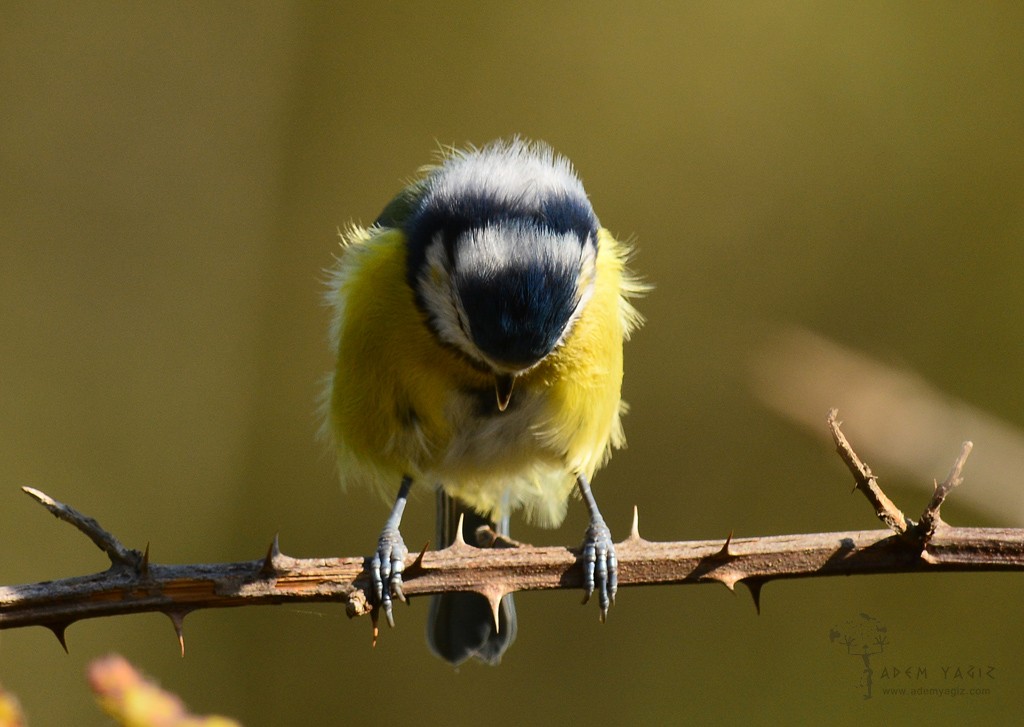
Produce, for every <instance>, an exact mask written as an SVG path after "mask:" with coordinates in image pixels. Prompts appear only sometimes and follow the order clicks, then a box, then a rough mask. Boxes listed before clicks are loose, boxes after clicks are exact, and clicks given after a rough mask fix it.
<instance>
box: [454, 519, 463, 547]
mask: <svg viewBox="0 0 1024 727" xmlns="http://www.w3.org/2000/svg"><path fill="white" fill-rule="evenodd" d="M465 519H466V513H460V514H459V526H458V527H457V528H455V542H454V543H452V547H455V548H458V547H460V546H463V545H466V539H465V538H464V537H463V536H462V522H463V521H464V520H465Z"/></svg>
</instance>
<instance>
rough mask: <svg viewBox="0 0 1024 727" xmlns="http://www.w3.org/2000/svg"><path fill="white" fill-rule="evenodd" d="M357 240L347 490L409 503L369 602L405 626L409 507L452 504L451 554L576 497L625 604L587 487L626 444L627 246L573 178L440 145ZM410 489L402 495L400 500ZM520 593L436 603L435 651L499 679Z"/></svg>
mask: <svg viewBox="0 0 1024 727" xmlns="http://www.w3.org/2000/svg"><path fill="white" fill-rule="evenodd" d="M340 234H341V238H342V239H341V245H342V251H341V254H340V255H338V256H337V259H336V264H335V266H334V267H333V268H331V269H330V270H329V271H328V276H329V279H328V281H327V292H326V294H325V297H326V303H327V305H328V306H329V308H330V310H331V326H330V334H329V338H330V345H331V349H332V351H333V353H334V354H335V355H336V364H335V366H334V370H333V373H332V374H331V375H329V377H328V383H327V385H326V386H325V391H324V396H323V409H324V417H323V418H324V431H325V433H326V434H327V435H328V436H329V437H330V438H331V439H332V440H333V444H334V449H335V451H336V455H337V462H338V471H339V474H340V477H341V480H342V482H343V483H344V484H346V485H347V484H362V485H366V486H369V487H371V488H374V489H376V490H378V491H379V492H380V493H381V494H382V495H383V496H384V497H385V498H386V499H387V501H388V502H390V503H393V506H392V510H391V513H390V516H389V517H388V518H387V520H386V522H385V525H384V528H383V529H382V531H381V534H380V537H379V539H378V543H377V549H376V551H375V553H374V555H373V557H372V558H371V559H370V561H369V566H368V567H369V571H370V576H371V581H372V592H371V594H370V595H371V600H372V599H375V601H374V606H375V607H378V608H380V609H382V610H383V612H384V615H385V617H386V619H387V621H388V624H389V625H391V626H394V618H393V611H392V604H393V600H394V599H398V600H401V601H405V600H406V599H405V595H404V592H403V588H402V586H403V582H402V573H403V571H404V569H405V561H406V559H407V557H408V555H409V551H408V548H407V547H406V545H405V543H404V541H403V538H402V536H401V533H400V525H401V519H402V515H403V513H404V510H405V507H406V503H407V501H408V499H409V497H410V492H411V491H412V489H413V488H414V487H415V488H416V489H423V490H427V491H430V490H433V491H436V502H437V511H438V545H439V546H440V547H445V546H447V545H449V544H451V543H453V542H455V540H456V538H457V535H458V533H457V528H458V526H459V523H460V522H461V523H462V527H463V539H464V540H465V541H466V542H468V543H474V542H477V541H476V532H477V529H478V528H479V527H480V526H484V525H486V526H489V527H490V528H491V529H492V530H493V531H494V532H495V533H497V534H498V535H504V536H507V535H508V532H509V517H510V515H511V514H512V513H513V512H515V511H519V510H521V511H523V513H524V515H525V517H526V519H527V520H528V521H531V522H533V523H536V524H538V525H540V526H546V527H557V526H558V525H559V524H561V522H562V520H563V519H564V517H565V514H566V509H567V503H568V500H569V499H570V496H571V495H572V494H573V493H574V491H575V492H577V493H578V494H579V496H581V497H582V499H583V502H584V504H585V506H586V508H587V511H588V514H589V525H588V527H587V530H586V532H585V534H584V539H583V545H582V548H581V559H582V564H583V571H584V591H585V595H584V603H586V602H587V600H588V599H589V598H590V596H591V594H592V593H593V592H595V591H596V592H597V593H598V601H599V606H600V615H601V620H602V621H603V620H604V618H605V616H606V615H607V612H608V608H609V606H610V605H611V604H612V603H614V600H615V595H616V590H617V560H616V556H615V547H614V544H613V542H612V539H611V533H610V531H609V529H608V526H607V524H606V523H605V520H604V518H603V516H602V515H601V512H600V510H599V509H598V506H597V501H596V499H595V497H594V494H593V490H592V488H591V484H590V481H591V479H592V478H593V475H594V472H595V471H596V470H597V469H598V468H600V467H601V466H603V465H604V464H605V463H606V462H607V460H608V458H609V457H610V455H611V450H612V448H619V447H622V446H624V444H625V440H624V437H623V432H622V425H621V417H622V415H623V414H624V413H625V411H626V408H627V407H626V404H625V403H624V402H623V401H621V398H620V390H621V385H622V371H623V368H622V355H623V341H624V340H626V339H628V337H629V335H630V333H631V332H632V331H633V330H634V329H635V328H636V327H638V326H639V325H640V324H641V323H642V318H641V316H640V314H639V313H638V312H637V310H636V309H635V308H634V307H633V305H632V304H631V303H630V300H629V299H630V298H632V297H633V296H636V295H639V294H641V293H642V292H644V290H645V287H646V286H645V285H644V284H643V283H642V282H641V281H640V280H639V279H638V278H637V277H636V276H634V275H633V274H632V273H631V272H630V270H629V268H628V262H629V258H630V254H631V249H630V247H629V246H628V245H627V244H625V243H623V242H620V241H618V240H616V239H615V237H614V236H613V235H612V234H611V233H610V232H609V231H608V230H606V229H605V228H603V227H602V226H601V225H600V223H599V221H598V218H597V216H596V215H595V213H594V210H593V206H592V204H591V202H590V200H589V198H588V196H587V193H586V192H585V190H584V188H583V184H582V182H581V181H580V179H579V176H578V175H577V173H576V171H575V169H574V167H573V166H572V164H571V163H570V162H569V161H568V160H567V159H566V158H565V157H564V156H561V155H559V154H556V153H555V152H554V151H553V150H552V148H551V147H550V146H548V145H546V144H544V143H543V142H534V141H528V140H525V139H522V138H520V137H513V138H511V139H504V140H497V141H494V142H491V143H489V144H486V145H485V146H482V147H479V148H478V147H472V146H470V147H467V148H454V147H449V148H446V149H442V151H441V155H440V159H439V161H438V162H437V163H435V164H433V165H430V166H426V167H423V168H421V169H420V172H419V175H418V176H417V177H416V178H415V179H413V180H412V181H411V182H410V183H409V184H408V185H407V186H406V187H405V188H404V189H403V190H402V191H401V192H399V193H398V195H397V196H396V197H395V198H394V199H393V200H392V201H391V202H390V203H389V204H388V205H387V206H386V207H385V208H384V210H383V212H381V214H380V216H379V217H378V218H377V219H376V221H375V222H374V223H373V224H372V225H370V226H368V227H361V226H358V225H351V226H350V227H349V228H348V229H347V230H345V231H344V232H342V233H340ZM396 487H397V494H396ZM516 629H517V625H516V615H515V607H514V603H513V601H512V596H511V594H507V595H505V596H504V597H503V598H502V600H501V602H500V606H499V608H498V609H497V610H492V608H491V605H490V603H489V602H488V601H487V599H486V598H485V597H484V596H482V595H480V594H477V593H472V592H468V593H445V594H441V595H435V596H434V597H433V598H432V602H431V609H430V615H429V619H428V633H427V636H428V644H429V645H430V647H431V649H432V650H433V651H434V652H435V653H436V654H437V655H438V656H440V657H441V658H443V659H445V660H446V661H448V662H450V663H451V664H453V665H456V666H457V665H459V664H461V663H462V662H464V661H466V660H467V659H469V658H475V659H476V660H478V661H480V662H483V663H485V664H492V665H493V664H497V663H499V662H500V661H501V658H502V655H503V654H504V653H505V650H506V649H507V648H508V647H509V646H510V645H511V643H512V642H513V641H514V639H515V636H516Z"/></svg>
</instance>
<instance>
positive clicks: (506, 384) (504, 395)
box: [494, 374, 516, 411]
mask: <svg viewBox="0 0 1024 727" xmlns="http://www.w3.org/2000/svg"><path fill="white" fill-rule="evenodd" d="M515 383H516V377H515V376H512V375H510V374H497V375H496V376H495V377H494V391H495V393H496V394H497V395H498V411H505V410H506V409H507V408H508V401H509V399H511V398H512V386H513V385H514V384H515Z"/></svg>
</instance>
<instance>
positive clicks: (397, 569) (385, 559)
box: [370, 477, 412, 626]
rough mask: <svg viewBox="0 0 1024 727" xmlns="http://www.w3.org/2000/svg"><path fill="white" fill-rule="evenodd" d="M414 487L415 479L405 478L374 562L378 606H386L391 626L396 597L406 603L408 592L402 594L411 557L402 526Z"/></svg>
mask: <svg viewBox="0 0 1024 727" xmlns="http://www.w3.org/2000/svg"><path fill="white" fill-rule="evenodd" d="M411 487H412V478H411V477H403V478H402V486H401V487H400V488H399V489H398V497H397V498H395V506H394V507H392V508H391V514H390V515H389V516H388V520H387V522H386V523H384V529H383V530H381V531H380V538H379V539H378V540H377V552H376V553H374V555H373V559H372V560H371V561H370V577H371V578H372V579H373V591H374V594H375V595H376V596H377V605H379V606H381V607H383V609H384V616H385V618H387V620H388V625H389V626H394V625H395V617H394V616H393V615H392V614H391V596H392V594H394V596H395V597H396V598H398V600H400V601H402V602H403V603H404V602H405V593H403V592H402V571H403V570H405V556H407V555H408V554H409V549H408V548H406V547H405V541H403V540H402V534H401V533H400V532H398V527H399V525H401V524H402V513H404V512H405V503H406V500H408V499H409V488H411Z"/></svg>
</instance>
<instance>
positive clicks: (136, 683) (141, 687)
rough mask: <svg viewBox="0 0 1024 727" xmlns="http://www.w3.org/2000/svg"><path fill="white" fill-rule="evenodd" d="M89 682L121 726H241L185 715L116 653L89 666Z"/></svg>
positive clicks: (175, 699) (166, 694) (178, 702)
mask: <svg viewBox="0 0 1024 727" xmlns="http://www.w3.org/2000/svg"><path fill="white" fill-rule="evenodd" d="M89 684H90V686H91V687H92V689H93V691H94V692H96V695H97V699H98V701H99V703H100V706H101V707H102V708H103V710H104V711H105V712H106V713H107V714H109V715H110V716H111V717H113V718H114V719H116V720H117V721H118V722H119V723H120V724H121V725H123V727H241V725H239V723H238V722H236V721H234V720H232V719H228V718H227V717H217V716H212V717H197V716H194V715H191V714H189V713H188V712H186V711H185V707H184V705H183V704H182V703H181V700H180V699H179V698H178V697H176V696H175V695H173V694H171V693H170V692H166V691H164V690H162V689H160V688H159V687H158V686H156V685H155V684H153V683H152V682H150V681H147V680H146V679H144V678H143V677H142V675H140V674H139V673H138V672H137V671H135V669H134V668H133V667H132V665H131V664H129V663H128V661H127V660H126V659H124V657H121V656H118V655H117V654H111V655H110V656H105V657H103V658H102V659H97V660H96V661H94V662H92V664H90V665H89ZM14 724H20V723H14ZM0 727H3V723H0Z"/></svg>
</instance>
